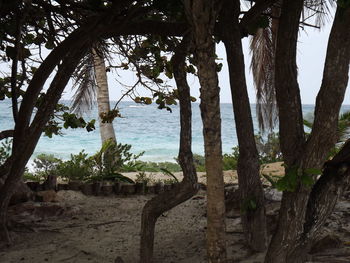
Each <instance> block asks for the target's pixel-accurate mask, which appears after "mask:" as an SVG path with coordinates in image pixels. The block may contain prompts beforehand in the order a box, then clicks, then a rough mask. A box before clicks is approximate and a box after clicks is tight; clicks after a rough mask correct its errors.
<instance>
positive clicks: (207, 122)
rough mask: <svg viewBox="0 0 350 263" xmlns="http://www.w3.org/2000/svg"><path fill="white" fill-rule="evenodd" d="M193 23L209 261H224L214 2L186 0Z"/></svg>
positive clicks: (223, 205) (224, 242) (224, 239)
mask: <svg viewBox="0 0 350 263" xmlns="http://www.w3.org/2000/svg"><path fill="white" fill-rule="evenodd" d="M186 4H187V6H186V8H187V15H188V19H189V20H190V21H191V23H192V27H193V35H194V43H195V50H196V54H195V56H196V65H197V68H198V77H199V82H200V85H201V89H200V92H201V96H200V97H201V103H200V109H201V116H202V122H203V136H204V150H205V167H206V172H207V216H208V226H207V253H208V262H225V261H226V238H225V200H224V180H223V172H222V146H221V116H220V97H219V95H220V88H219V85H218V84H219V83H218V76H217V71H216V69H217V67H216V63H215V43H214V41H213V38H212V35H213V31H214V25H215V21H216V17H217V10H216V8H215V6H216V4H217V3H216V2H214V1H203V0H194V1H187V2H186Z"/></svg>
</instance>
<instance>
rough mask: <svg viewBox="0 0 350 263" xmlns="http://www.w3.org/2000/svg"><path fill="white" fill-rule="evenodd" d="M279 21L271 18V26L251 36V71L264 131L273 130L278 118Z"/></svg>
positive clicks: (258, 116) (257, 109)
mask: <svg viewBox="0 0 350 263" xmlns="http://www.w3.org/2000/svg"><path fill="white" fill-rule="evenodd" d="M274 23H277V21H273V20H272V19H271V20H270V26H269V27H267V28H261V29H259V30H258V31H257V32H256V34H255V35H254V36H253V37H252V38H251V42H250V50H251V54H252V60H251V65H250V68H251V71H252V73H253V79H254V86H255V89H256V99H257V107H256V111H257V118H258V122H259V128H260V130H262V131H263V132H264V131H265V130H272V129H273V127H274V125H275V123H276V120H277V107H276V96H275V81H274V71H275V69H274V67H275V66H274V65H275V62H274V61H275V36H274V34H275V25H274Z"/></svg>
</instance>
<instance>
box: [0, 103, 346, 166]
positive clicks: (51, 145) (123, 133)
mask: <svg viewBox="0 0 350 263" xmlns="http://www.w3.org/2000/svg"><path fill="white" fill-rule="evenodd" d="M62 102H63V103H65V104H67V105H69V104H70V101H62ZM111 105H114V104H113V102H111ZM119 108H120V113H121V115H122V118H117V119H115V121H114V128H115V131H116V136H117V141H118V142H120V143H123V144H131V145H132V148H131V151H132V152H133V153H135V154H137V153H140V152H143V151H144V152H145V153H144V155H143V156H142V157H141V158H140V159H141V160H143V161H155V162H162V161H174V158H175V157H176V156H177V155H178V150H179V132H180V126H179V107H178V106H173V107H172V112H171V113H170V112H169V111H166V110H159V109H157V106H156V104H151V105H140V104H136V103H134V102H121V103H120V106H119ZM251 108H252V115H253V116H252V117H253V121H254V128H255V133H256V134H257V133H258V132H259V130H258V123H257V120H256V115H255V105H254V104H252V105H251ZM192 110H193V113H192V115H193V117H192V118H193V128H192V131H193V143H192V151H193V152H194V153H198V154H202V155H203V153H204V148H203V135H202V121H201V117H200V110H199V104H198V103H192ZM313 110H314V105H303V114H304V116H309V117H310V115H312V113H313ZM346 110H350V106H349V105H346V106H343V107H342V111H346ZM97 116H98V115H97V110H96V108H94V109H93V110H92V111H90V112H89V113H87V114H86V116H84V118H85V119H86V120H90V119H97ZM221 119H222V146H223V152H224V153H231V152H232V148H233V147H234V146H236V145H237V137H236V132H235V125H234V119H233V110H232V104H228V103H227V104H225V103H224V104H221ZM11 128H13V121H12V114H11V104H10V101H9V100H5V101H0V130H5V129H11ZM63 133H64V134H63V136H57V135H54V136H53V137H52V138H48V137H45V136H41V138H40V141H39V143H38V145H37V147H36V149H35V152H34V155H33V156H32V158H31V159H33V158H35V156H37V155H38V154H40V153H45V154H53V155H55V156H56V157H59V158H62V159H69V158H70V154H76V153H79V152H80V151H81V150H83V149H84V150H85V152H86V153H88V154H94V153H96V152H97V151H98V150H99V149H100V147H101V139H100V134H99V128H98V122H97V121H96V130H94V131H92V132H87V131H86V130H85V129H63Z"/></svg>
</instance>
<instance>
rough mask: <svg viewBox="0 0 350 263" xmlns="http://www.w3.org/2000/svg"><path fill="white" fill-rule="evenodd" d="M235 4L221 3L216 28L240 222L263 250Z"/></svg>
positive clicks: (263, 230)
mask: <svg viewBox="0 0 350 263" xmlns="http://www.w3.org/2000/svg"><path fill="white" fill-rule="evenodd" d="M239 4H240V2H239V0H235V1H234V2H232V1H226V2H225V5H224V6H225V8H223V10H222V12H221V17H220V21H221V23H220V25H221V26H220V28H221V32H222V34H223V42H224V44H225V48H226V53H227V62H228V67H229V74H230V85H231V95H232V103H233V110H234V115H235V122H236V132H237V138H238V144H239V159H238V169H237V172H238V181H239V189H240V194H241V210H242V213H241V218H242V225H243V229H244V233H245V236H246V240H247V243H248V245H249V246H250V247H251V248H252V249H253V250H256V251H264V250H265V249H266V243H267V232H266V215H265V204H264V201H265V199H264V192H263V188H262V184H261V181H260V173H259V171H260V165H259V156H258V151H257V149H256V144H255V138H254V127H253V121H252V117H251V111H250V104H249V97H248V93H247V86H246V79H245V68H244V57H243V50H242V42H241V33H240V29H239V24H238V15H239V11H240V6H239ZM232 16H233V17H232ZM232 18H233V19H232ZM232 21H233V22H232ZM251 202H253V203H254V204H255V207H251V206H249V205H248V204H250V203H251Z"/></svg>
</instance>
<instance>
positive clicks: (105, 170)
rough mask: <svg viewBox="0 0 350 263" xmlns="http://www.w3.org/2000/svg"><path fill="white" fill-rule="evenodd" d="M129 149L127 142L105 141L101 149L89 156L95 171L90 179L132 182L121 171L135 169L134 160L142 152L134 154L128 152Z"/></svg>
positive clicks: (135, 163)
mask: <svg viewBox="0 0 350 263" xmlns="http://www.w3.org/2000/svg"><path fill="white" fill-rule="evenodd" d="M130 149H131V145H129V144H121V143H119V144H116V143H115V142H114V141H113V140H108V141H106V142H105V143H104V144H103V145H102V148H101V150H100V151H98V152H97V153H96V154H95V155H93V156H91V158H90V159H91V160H92V162H93V163H94V172H95V174H94V175H93V177H92V178H90V179H91V180H109V181H124V182H130V183H133V181H132V180H131V179H130V178H128V177H126V176H123V175H122V174H121V172H123V171H131V170H132V169H136V167H137V162H136V161H137V159H138V158H139V157H140V156H141V155H142V154H143V153H140V154H138V155H135V154H132V153H131V152H130Z"/></svg>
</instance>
